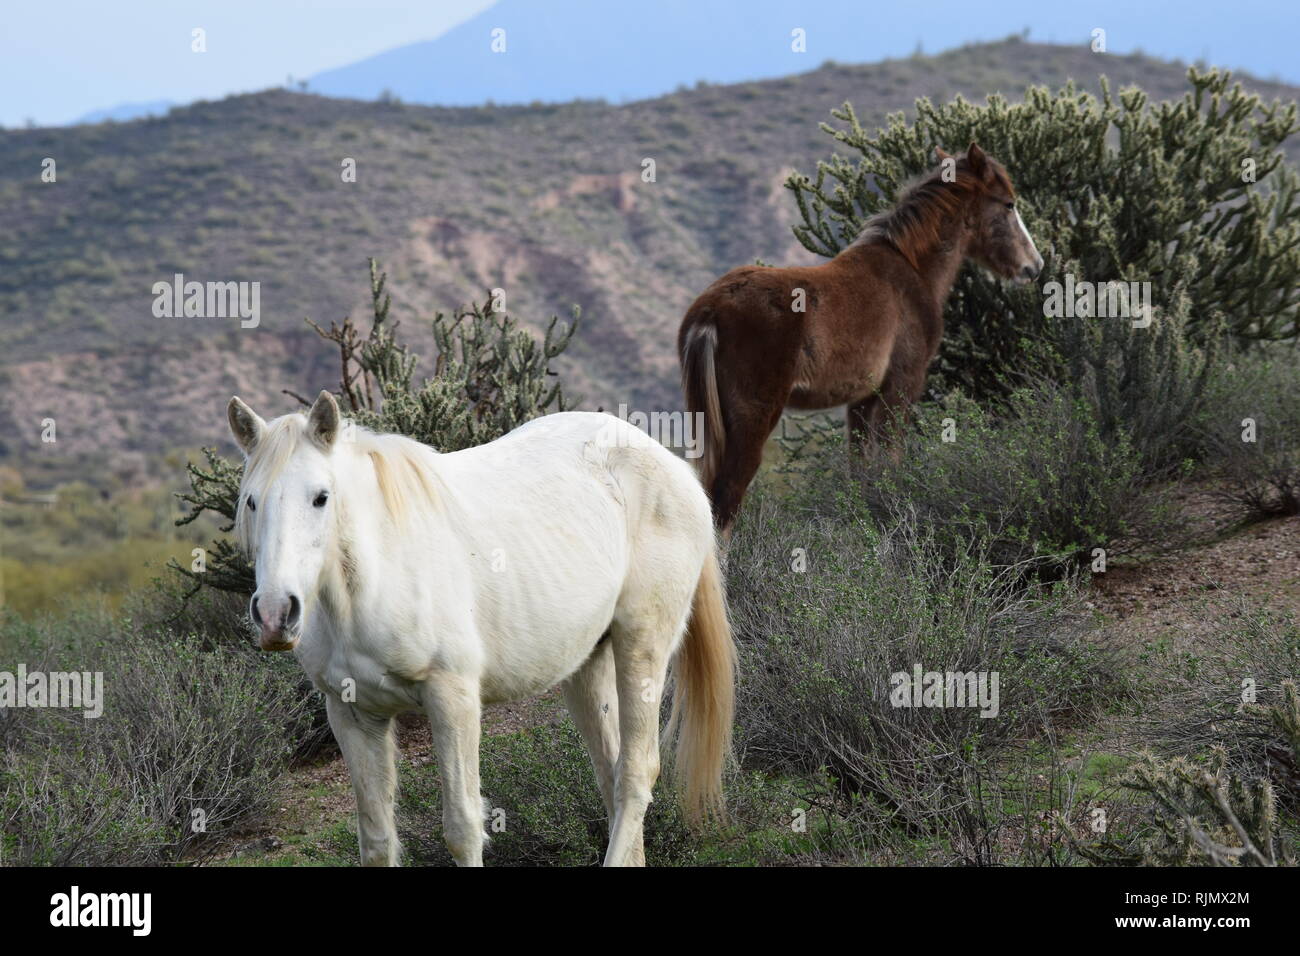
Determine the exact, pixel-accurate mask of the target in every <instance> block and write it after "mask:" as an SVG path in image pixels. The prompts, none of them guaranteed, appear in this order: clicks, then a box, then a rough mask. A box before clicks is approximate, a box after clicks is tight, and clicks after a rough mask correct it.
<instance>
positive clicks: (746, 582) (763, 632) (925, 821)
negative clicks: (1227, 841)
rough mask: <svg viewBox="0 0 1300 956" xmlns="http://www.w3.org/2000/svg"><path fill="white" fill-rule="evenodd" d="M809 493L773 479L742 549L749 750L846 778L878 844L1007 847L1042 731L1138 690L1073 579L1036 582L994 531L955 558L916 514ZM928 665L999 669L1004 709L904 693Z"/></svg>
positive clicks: (839, 793)
mask: <svg viewBox="0 0 1300 956" xmlns="http://www.w3.org/2000/svg"><path fill="white" fill-rule="evenodd" d="M794 494H795V496H796V503H795V504H794V506H791V505H790V503H786V504H784V505H783V504H779V503H778V502H777V501H776V500H775V499H773V497H772V495H771V493H770V492H765V491H764V490H763V489H759V490H758V492H757V496H756V500H755V501H754V503H753V505H752V506H751V508H750V509H749V510H748V511H747V513H746V516H745V518H744V520H743V522H742V523H740V524H739V525H738V526H737V531H736V534H735V537H733V539H732V543H731V547H730V550H729V553H728V587H729V595H730V601H731V607H732V614H733V618H734V621H735V626H736V631H737V635H738V639H739V644H740V649H741V666H740V685H739V703H738V725H739V730H740V734H739V745H740V748H741V750H742V753H743V756H744V759H745V760H746V761H747V763H748V765H749V766H751V767H758V768H762V769H765V770H767V771H769V772H771V771H777V772H788V773H793V774H795V775H797V776H799V777H800V778H803V779H805V780H817V779H829V780H830V781H831V782H832V785H833V792H834V796H835V799H836V800H837V801H838V812H839V813H840V814H842V815H843V816H844V817H846V818H847V819H849V820H853V821H856V822H857V823H858V825H859V827H860V832H861V833H862V834H864V836H863V839H869V840H871V841H873V843H874V844H875V845H876V846H877V847H879V846H880V845H881V844H886V845H887V844H889V843H890V841H899V840H901V841H908V840H923V841H928V842H929V843H932V844H933V845H934V846H935V848H936V852H942V853H943V854H944V857H945V858H946V859H956V860H964V861H967V862H996V861H999V860H1002V859H1004V858H1005V857H1004V855H1003V849H1005V847H1003V846H1002V844H1001V843H1000V841H999V837H998V834H999V833H1005V832H1006V831H1007V829H1008V828H1010V827H1012V826H1013V825H1018V824H1019V823H1020V822H1021V820H1022V807H1021V804H1020V803H1018V801H1019V800H1021V798H1023V797H1024V796H1025V787H1026V786H1027V785H1028V782H1027V781H1028V775H1025V774H1023V773H1021V772H1019V771H1017V772H1014V773H1013V772H1012V770H1011V768H1012V767H1013V766H1018V765H1020V764H1021V763H1022V762H1023V758H1024V757H1025V756H1026V754H1025V750H1024V748H1025V746H1026V743H1027V742H1028V741H1030V740H1032V739H1033V738H1035V737H1038V736H1040V735H1048V736H1049V737H1050V735H1051V734H1052V733H1054V732H1055V731H1056V730H1057V729H1059V728H1060V727H1061V726H1064V725H1068V724H1070V723H1072V722H1074V721H1077V720H1080V719H1082V718H1085V717H1087V716H1088V715H1090V714H1091V713H1093V712H1094V711H1095V710H1096V708H1097V707H1098V706H1099V704H1100V703H1101V702H1102V701H1103V700H1106V699H1108V698H1109V697H1110V696H1112V695H1113V694H1116V693H1118V692H1120V690H1121V685H1120V684H1119V682H1118V680H1117V678H1116V677H1115V675H1114V672H1113V669H1112V666H1111V664H1110V662H1109V660H1108V659H1107V658H1106V657H1105V656H1104V655H1102V654H1101V653H1100V652H1098V651H1096V650H1095V649H1093V648H1092V647H1091V646H1090V645H1089V644H1088V643H1087V642H1086V640H1085V639H1084V634H1085V631H1086V628H1085V626H1084V624H1083V622H1082V620H1081V619H1080V618H1079V617H1077V615H1076V614H1075V613H1074V611H1073V608H1072V602H1073V598H1072V590H1071V588H1070V587H1068V586H1067V585H1065V584H1060V585H1058V586H1057V587H1056V588H1055V589H1054V590H1045V589H1041V588H1033V589H1028V590H1027V589H1025V588H1024V587H1023V586H1022V584H1021V583H1020V582H1018V581H1017V580H1016V579H1015V578H1014V576H1013V575H1011V574H1009V573H1007V572H1005V571H1002V572H999V571H997V570H994V569H993V568H992V566H991V564H992V562H991V561H990V558H989V555H988V553H987V551H986V548H985V546H984V545H983V544H981V543H979V542H971V543H969V544H968V545H967V547H966V548H965V549H963V550H962V551H961V552H960V553H958V554H955V555H954V554H953V553H951V552H950V551H948V550H947V548H946V546H941V545H940V544H939V543H938V542H937V541H936V539H935V538H934V536H933V533H932V532H929V531H927V530H924V528H923V526H920V525H918V524H917V523H916V522H915V521H914V520H912V519H906V518H905V519H903V520H900V521H898V522H896V523H895V524H894V525H893V526H892V527H891V528H890V529H889V530H887V531H881V530H879V529H877V527H876V526H875V525H874V524H873V523H872V522H871V521H870V519H869V518H868V517H867V516H866V515H865V514H863V513H861V511H860V510H857V509H855V508H854V507H853V506H852V504H851V497H849V496H846V497H845V499H844V500H843V501H841V502H839V503H827V502H822V503H821V504H817V505H810V504H807V503H806V502H807V499H806V498H803V497H801V496H802V495H804V494H805V492H804V491H803V490H797V491H796V492H794ZM799 501H803V502H805V503H804V504H803V505H800V504H799V503H798V502H799ZM846 502H848V503H846ZM917 666H919V667H921V669H922V671H924V672H934V671H937V672H949V671H954V672H976V673H978V672H984V673H986V674H989V675H990V679H991V675H992V674H996V675H997V679H998V684H997V698H996V703H997V706H996V716H988V717H982V716H981V710H980V709H979V708H977V707H971V706H964V707H963V706H956V707H954V706H947V707H932V706H926V707H905V706H895V703H896V702H894V701H891V695H892V694H893V693H894V691H895V688H896V684H897V681H898V677H897V675H900V674H903V675H912V674H913V673H914V668H915V667H917ZM989 689H990V690H991V689H992V687H991V685H989ZM1021 829H1022V830H1023V827H1022V828H1021Z"/></svg>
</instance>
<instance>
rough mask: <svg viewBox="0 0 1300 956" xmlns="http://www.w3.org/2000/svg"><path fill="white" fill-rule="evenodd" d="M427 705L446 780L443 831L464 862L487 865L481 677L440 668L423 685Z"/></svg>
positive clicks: (441, 772)
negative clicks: (481, 763)
mask: <svg viewBox="0 0 1300 956" xmlns="http://www.w3.org/2000/svg"><path fill="white" fill-rule="evenodd" d="M424 706H425V710H426V711H427V712H428V715H429V724H430V726H431V727H432V728H433V749H434V753H436V754H437V757H438V774H439V779H440V780H441V782H442V836H443V839H444V840H446V841H447V847H448V848H449V849H450V850H451V855H452V856H453V857H455V858H456V862H457V864H459V865H460V866H482V865H483V840H484V833H483V797H482V794H481V793H480V792H479V777H478V744H479V729H480V720H481V714H480V710H481V700H480V697H479V686H478V681H476V680H473V679H472V678H468V677H463V676H461V675H459V674H451V673H445V672H443V673H438V674H435V675H434V676H433V677H432V678H430V679H429V681H428V682H427V683H426V684H425V685H424Z"/></svg>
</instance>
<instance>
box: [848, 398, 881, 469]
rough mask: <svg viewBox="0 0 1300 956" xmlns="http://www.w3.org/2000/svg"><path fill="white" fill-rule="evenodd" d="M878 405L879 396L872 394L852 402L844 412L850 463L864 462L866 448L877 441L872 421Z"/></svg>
mask: <svg viewBox="0 0 1300 956" xmlns="http://www.w3.org/2000/svg"><path fill="white" fill-rule="evenodd" d="M879 405H880V396H879V395H874V394H873V395H868V396H867V397H866V398H863V399H860V400H859V401H856V402H854V403H853V404H851V405H850V406H849V407H848V408H847V409H846V410H845V414H844V426H845V432H846V434H847V436H848V441H849V461H850V462H851V463H852V462H860V461H865V460H866V457H867V450H868V448H870V447H871V446H872V445H873V444H875V442H876V441H877V440H878V436H876V435H875V434H874V429H873V425H872V421H873V419H874V417H875V414H876V408H877V406H879Z"/></svg>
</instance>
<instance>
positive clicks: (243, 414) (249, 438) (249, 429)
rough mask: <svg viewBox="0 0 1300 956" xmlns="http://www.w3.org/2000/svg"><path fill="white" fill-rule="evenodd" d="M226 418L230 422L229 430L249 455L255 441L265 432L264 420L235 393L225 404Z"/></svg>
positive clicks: (255, 443) (255, 444) (254, 445)
mask: <svg viewBox="0 0 1300 956" xmlns="http://www.w3.org/2000/svg"><path fill="white" fill-rule="evenodd" d="M226 418H227V420H229V422H230V431H231V432H232V433H233V434H234V436H235V441H236V442H238V444H239V447H240V448H241V449H243V452H244V454H245V455H251V454H252V453H253V449H254V448H255V447H257V443H258V442H259V441H261V439H262V435H263V433H265V432H266V422H264V421H262V418H261V416H260V415H258V414H257V412H255V411H253V410H252V409H251V408H249V407H248V406H247V405H245V404H244V403H243V402H242V401H241V400H240V398H239V396H238V395H236V396H235V397H234V398H232V399H231V400H230V404H229V405H227V406H226Z"/></svg>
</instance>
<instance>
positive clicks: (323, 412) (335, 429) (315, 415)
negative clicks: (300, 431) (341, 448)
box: [307, 389, 339, 451]
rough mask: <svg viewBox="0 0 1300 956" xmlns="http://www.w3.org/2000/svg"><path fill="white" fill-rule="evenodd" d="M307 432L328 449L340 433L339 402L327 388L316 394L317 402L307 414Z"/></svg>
mask: <svg viewBox="0 0 1300 956" xmlns="http://www.w3.org/2000/svg"><path fill="white" fill-rule="evenodd" d="M307 434H308V435H310V436H311V440H312V441H314V442H315V443H316V444H318V445H320V447H321V448H323V449H325V450H326V451H328V450H329V448H330V446H331V445H333V444H334V439H335V438H337V437H338V434H339V403H338V402H336V401H334V396H333V395H331V394H330V393H329V392H328V391H326V390H325V389H321V393H320V394H319V395H317V396H316V402H315V404H313V405H312V407H311V414H309V415H308V416H307Z"/></svg>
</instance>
